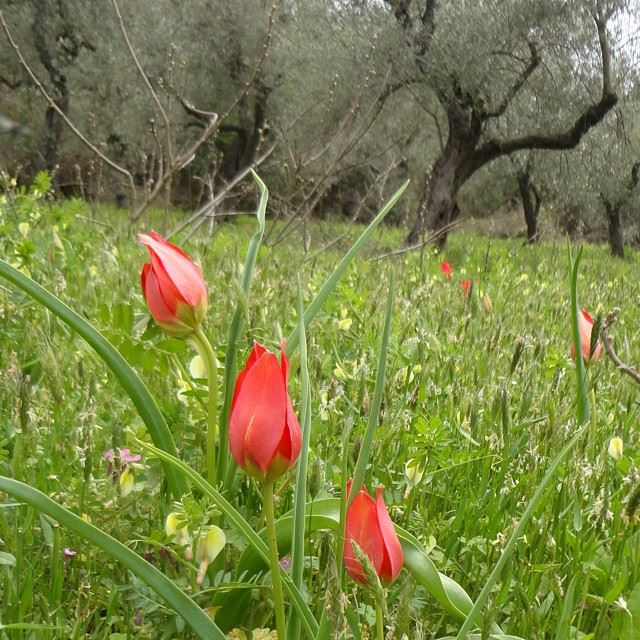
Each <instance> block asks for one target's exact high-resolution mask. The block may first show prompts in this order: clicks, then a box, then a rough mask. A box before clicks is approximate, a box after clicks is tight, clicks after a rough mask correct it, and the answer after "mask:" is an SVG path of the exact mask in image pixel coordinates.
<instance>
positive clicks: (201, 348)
mask: <svg viewBox="0 0 640 640" xmlns="http://www.w3.org/2000/svg"><path fill="white" fill-rule="evenodd" d="M193 341H194V343H195V345H196V348H197V350H198V352H199V353H200V356H201V357H202V359H203V360H204V364H205V367H206V368H207V376H208V380H209V392H208V398H207V441H206V453H205V455H206V468H207V480H208V481H209V482H210V483H211V484H213V485H215V483H216V444H217V437H218V360H217V358H216V354H215V352H214V351H213V347H212V346H211V343H210V342H209V339H208V338H207V336H206V335H205V334H204V332H203V331H202V329H201V328H200V327H198V328H197V329H196V330H195V333H194V339H193Z"/></svg>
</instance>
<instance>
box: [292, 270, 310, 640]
mask: <svg viewBox="0 0 640 640" xmlns="http://www.w3.org/2000/svg"><path fill="white" fill-rule="evenodd" d="M297 285H298V329H299V332H300V374H301V380H302V394H301V396H302V398H301V403H300V404H301V407H302V415H301V417H302V420H301V427H302V450H301V451H300V458H299V459H298V468H297V470H296V492H295V498H294V507H293V511H294V516H293V542H292V545H291V579H292V580H293V583H294V584H295V585H296V587H297V588H298V589H302V575H303V569H304V528H305V527H304V525H305V505H306V502H307V462H308V459H309V439H310V437H311V397H310V389H309V368H308V366H307V335H306V332H305V327H304V305H303V303H302V285H301V284H300V276H298V282H297ZM287 636H288V638H289V640H298V638H300V619H299V618H298V616H295V615H294V616H291V619H290V621H289V626H288V628H287Z"/></svg>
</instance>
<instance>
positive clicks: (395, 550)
mask: <svg viewBox="0 0 640 640" xmlns="http://www.w3.org/2000/svg"><path fill="white" fill-rule="evenodd" d="M350 492H351V480H349V482H348V483H347V497H348V496H349V493H350ZM344 533H345V540H344V566H345V569H346V570H347V573H348V574H349V575H350V576H351V577H352V578H353V579H354V580H357V581H358V582H361V583H362V584H366V576H365V573H364V570H363V568H362V565H361V564H360V561H359V560H358V558H357V557H356V554H355V552H354V550H353V547H352V545H351V542H352V541H353V542H355V543H356V544H357V545H358V546H359V547H360V548H361V549H362V551H363V552H364V553H365V554H366V555H367V557H368V558H369V560H371V564H372V565H373V567H374V569H375V571H376V573H377V574H378V577H379V578H380V580H381V581H382V582H383V583H385V584H388V583H390V582H393V581H394V580H395V579H396V578H397V577H398V574H399V573H400V569H402V562H403V559H402V547H401V546H400V541H399V540H398V536H397V535H396V530H395V529H394V527H393V523H392V522H391V518H390V517H389V514H388V512H387V508H386V507H385V505H384V501H383V500H382V487H379V488H378V490H377V491H376V499H375V500H374V499H373V498H372V497H371V496H370V495H369V494H368V492H367V489H366V487H365V486H364V485H363V487H362V489H361V490H360V491H359V492H358V494H357V495H356V497H355V498H354V499H353V502H352V503H351V505H350V506H349V509H348V511H347V519H346V526H345V532H344Z"/></svg>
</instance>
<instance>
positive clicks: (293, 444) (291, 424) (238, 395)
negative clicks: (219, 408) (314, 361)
mask: <svg viewBox="0 0 640 640" xmlns="http://www.w3.org/2000/svg"><path fill="white" fill-rule="evenodd" d="M288 372H289V360H288V359H287V356H286V355H285V354H284V352H283V353H282V354H281V356H280V362H278V359H277V358H276V356H275V354H273V353H271V352H270V351H267V350H266V349H265V348H264V347H263V346H262V345H260V344H258V343H257V342H256V343H255V345H254V347H253V350H252V351H251V355H250V356H249V358H248V360H247V364H246V365H245V368H244V369H243V370H242V371H241V372H240V375H239V376H238V379H237V381H236V388H235V391H234V394H233V400H232V402H231V416H230V418H229V444H230V447H231V453H232V454H233V457H234V458H235V459H236V462H237V463H238V464H239V465H240V467H242V469H244V471H245V472H246V473H248V474H249V475H250V476H253V477H255V478H258V479H259V480H263V481H272V480H275V479H276V478H278V477H279V476H281V475H282V474H283V473H284V472H285V471H287V469H289V468H290V467H291V466H292V465H293V463H294V462H295V461H296V460H297V458H298V456H299V455H300V449H301V447H302V432H301V431H300V425H299V424H298V419H297V418H296V416H295V414H294V412H293V407H292V406H291V399H290V398H289V394H288V392H287V375H288Z"/></svg>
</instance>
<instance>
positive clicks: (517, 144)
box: [462, 17, 618, 175]
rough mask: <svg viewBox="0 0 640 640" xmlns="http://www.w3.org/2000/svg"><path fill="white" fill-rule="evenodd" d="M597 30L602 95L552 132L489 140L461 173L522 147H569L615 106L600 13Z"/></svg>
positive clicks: (607, 47) (476, 152) (608, 54)
mask: <svg viewBox="0 0 640 640" xmlns="http://www.w3.org/2000/svg"><path fill="white" fill-rule="evenodd" d="M594 20H595V23H596V28H597V30H598V40H599V43H600V53H601V59H602V95H601V97H600V100H599V101H598V102H597V103H595V104H590V105H589V106H588V107H586V108H585V109H584V111H583V112H582V113H581V114H580V115H579V116H578V117H577V118H576V120H575V122H574V123H573V125H572V126H571V127H569V128H568V129H567V130H565V131H561V132H558V133H552V134H531V135H527V136H522V137H520V138H511V139H507V140H495V139H492V140H489V141H487V142H486V143H485V144H483V145H482V146H481V147H480V148H479V149H478V150H477V151H475V152H474V153H473V154H472V155H471V157H470V160H469V161H468V162H467V163H466V165H465V166H464V168H463V171H462V173H463V174H464V175H471V174H473V173H474V172H475V171H476V170H477V169H479V168H480V167H482V166H484V165H485V164H488V163H489V162H491V161H492V160H495V159H496V158H499V157H501V156H504V155H508V154H510V153H513V152H515V151H521V150H522V149H547V150H561V149H573V148H574V147H577V146H578V144H580V141H581V140H582V138H583V136H584V135H585V134H586V133H587V131H589V129H591V128H592V127H594V126H596V125H597V124H598V123H599V122H600V121H601V120H602V119H603V118H604V117H605V116H606V115H607V113H608V112H609V111H610V110H611V109H613V107H615V105H616V104H617V102H618V96H617V94H616V93H615V91H613V89H612V83H611V54H610V50H609V41H608V38H607V33H606V25H605V23H604V20H603V19H601V18H600V17H595V18H594Z"/></svg>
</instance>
